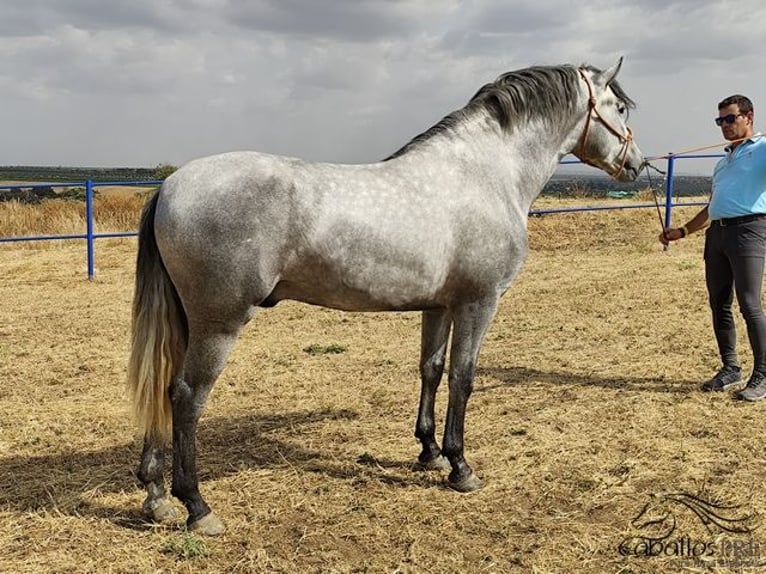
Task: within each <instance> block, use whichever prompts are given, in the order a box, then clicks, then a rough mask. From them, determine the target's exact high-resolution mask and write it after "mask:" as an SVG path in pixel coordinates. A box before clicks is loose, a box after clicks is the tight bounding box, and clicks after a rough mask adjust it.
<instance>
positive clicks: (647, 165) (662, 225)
mask: <svg viewBox="0 0 766 574" xmlns="http://www.w3.org/2000/svg"><path fill="white" fill-rule="evenodd" d="M642 167H643V168H644V169H646V177H647V179H648V180H649V190H650V191H651V192H652V198H653V199H654V207H656V208H657V217H658V218H659V220H660V229H662V232H663V233H665V219H664V218H663V217H662V211H661V210H660V200H659V199H658V197H657V191H656V190H655V189H654V184H653V183H652V173H651V171H650V170H654V171H656V172H657V173H659V174H660V175H667V174H666V173H665V172H664V171H662V170H661V169H659V168H656V167H654V166H653V165H652V164H651V163H649V160H647V159H645V160H644V164H643V166H642Z"/></svg>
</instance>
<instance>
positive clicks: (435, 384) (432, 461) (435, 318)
mask: <svg viewBox="0 0 766 574" xmlns="http://www.w3.org/2000/svg"><path fill="white" fill-rule="evenodd" d="M451 321H452V318H451V316H450V314H449V311H447V310H446V309H444V310H438V311H437V310H433V311H424V312H423V325H422V328H421V342H420V380H421V387H420V407H419V408H418V420H417V423H416V424H415V436H416V437H417V438H418V439H419V440H420V443H421V444H422V445H423V450H422V451H421V452H420V455H419V456H418V466H419V467H420V468H422V469H425V470H443V469H449V468H450V465H449V461H447V459H446V458H444V457H443V456H442V453H441V449H440V448H439V445H438V444H437V442H436V429H435V422H434V401H435V400H436V390H437V389H438V388H439V383H440V382H441V378H442V374H443V373H444V356H445V354H446V350H447V339H448V338H449V332H450V325H451Z"/></svg>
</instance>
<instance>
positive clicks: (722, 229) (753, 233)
mask: <svg viewBox="0 0 766 574" xmlns="http://www.w3.org/2000/svg"><path fill="white" fill-rule="evenodd" d="M715 123H716V125H718V126H720V127H721V131H722V132H723V137H724V138H725V139H726V140H727V141H729V142H731V143H730V145H729V146H727V147H726V157H724V158H722V159H721V160H720V161H719V162H718V164H716V166H715V169H714V170H713V191H712V196H711V198H710V202H709V203H708V205H707V206H706V207H705V208H704V209H702V211H700V212H699V213H698V214H697V215H695V216H694V217H693V218H692V219H691V220H690V221H689V222H688V223H687V224H686V225H684V226H682V227H678V228H671V229H666V230H665V231H664V232H663V233H661V234H660V241H661V242H662V243H663V244H665V245H667V244H668V242H670V241H676V240H678V239H682V238H683V237H686V236H687V235H689V234H690V233H694V232H695V231H699V230H700V229H702V228H703V227H705V226H706V225H707V224H708V222H710V227H709V228H708V229H707V231H706V232H705V283H706V285H707V290H708V296H709V301H710V309H711V311H712V314H713V331H714V332H715V338H716V342H717V343H718V351H719V353H720V356H721V361H722V362H723V366H722V367H721V369H720V370H719V371H718V373H716V375H715V376H714V377H713V378H712V379H710V380H709V381H707V382H705V383H704V384H703V385H702V390H703V391H725V390H726V389H729V388H732V387H734V386H735V385H739V384H740V381H741V379H742V374H741V368H740V364H739V359H738V357H737V351H736V339H737V335H736V332H735V326H734V316H733V315H732V309H731V307H732V299H733V294H734V293H736V296H737V301H738V303H739V308H740V311H741V313H742V316H743V317H744V319H745V324H746V325H747V334H748V339H749V341H750V347H751V349H752V352H753V373H752V375H751V376H750V379H749V380H748V381H747V385H746V386H745V388H744V389H742V390H740V391H739V392H737V393H736V395H735V396H736V397H737V398H739V399H742V400H747V401H760V400H762V399H764V398H766V317H764V313H763V309H762V307H761V284H762V282H763V266H764V256H765V255H766V138H765V137H762V136H761V134H760V133H755V132H754V130H753V104H752V102H751V101H750V100H749V99H748V98H746V97H745V96H741V95H734V96H730V97H728V98H726V99H725V100H723V101H722V102H721V103H720V104H718V117H717V118H715Z"/></svg>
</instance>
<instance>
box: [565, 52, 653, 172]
mask: <svg viewBox="0 0 766 574" xmlns="http://www.w3.org/2000/svg"><path fill="white" fill-rule="evenodd" d="M621 66H622V58H620V59H619V60H618V61H617V63H616V64H615V65H614V66H612V67H611V68H609V69H607V70H604V71H600V70H597V69H595V68H593V67H590V66H583V67H581V68H580V69H579V71H580V78H581V79H582V82H581V86H582V90H583V94H584V96H585V97H586V98H587V115H586V117H585V119H584V124H583V128H582V136H581V137H580V139H579V141H578V143H577V146H576V147H575V149H574V150H573V152H572V153H574V155H576V156H577V157H578V158H580V160H582V161H583V162H584V163H587V164H590V165H593V166H594V167H597V168H599V169H602V170H604V171H605V172H606V173H608V174H609V175H611V176H612V177H614V178H616V179H618V180H620V181H633V180H635V179H636V178H637V177H638V173H639V171H641V168H642V167H643V165H644V155H643V154H642V153H641V150H640V149H639V148H638V145H636V142H635V141H634V140H633V132H632V131H631V130H630V128H629V127H628V111H629V110H630V109H631V108H634V107H635V104H634V102H633V100H631V99H630V98H629V97H628V96H627V94H625V92H623V90H622V88H621V87H620V85H619V84H618V83H617V81H616V80H615V78H616V77H617V73H618V72H619V71H620V67H621Z"/></svg>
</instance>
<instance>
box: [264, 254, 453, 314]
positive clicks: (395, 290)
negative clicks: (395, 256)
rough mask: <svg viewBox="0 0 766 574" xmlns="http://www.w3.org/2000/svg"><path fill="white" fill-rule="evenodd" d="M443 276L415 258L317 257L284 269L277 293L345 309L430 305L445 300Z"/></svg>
mask: <svg viewBox="0 0 766 574" xmlns="http://www.w3.org/2000/svg"><path fill="white" fill-rule="evenodd" d="M445 276H446V272H445V271H443V270H441V269H439V267H438V266H435V265H416V264H414V262H412V261H411V262H410V265H406V264H401V262H399V263H396V264H394V263H390V264H387V265H383V264H380V262H376V261H375V260H374V259H368V260H366V261H357V262H350V261H348V260H344V261H343V262H338V261H333V260H323V261H316V260H314V261H312V263H311V264H306V265H303V266H295V267H293V269H290V270H286V272H285V273H284V274H283V276H282V278H281V280H280V282H279V283H278V284H277V286H276V288H275V290H274V293H273V296H274V297H275V298H276V299H278V300H279V299H294V300H298V301H303V302H306V303H310V304H314V305H322V306H325V307H332V308H335V309H342V310H346V311H392V310H400V311H404V310H417V309H430V308H434V307H441V306H443V305H444V301H443V300H442V299H443V297H442V295H443V288H444V280H445Z"/></svg>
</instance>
